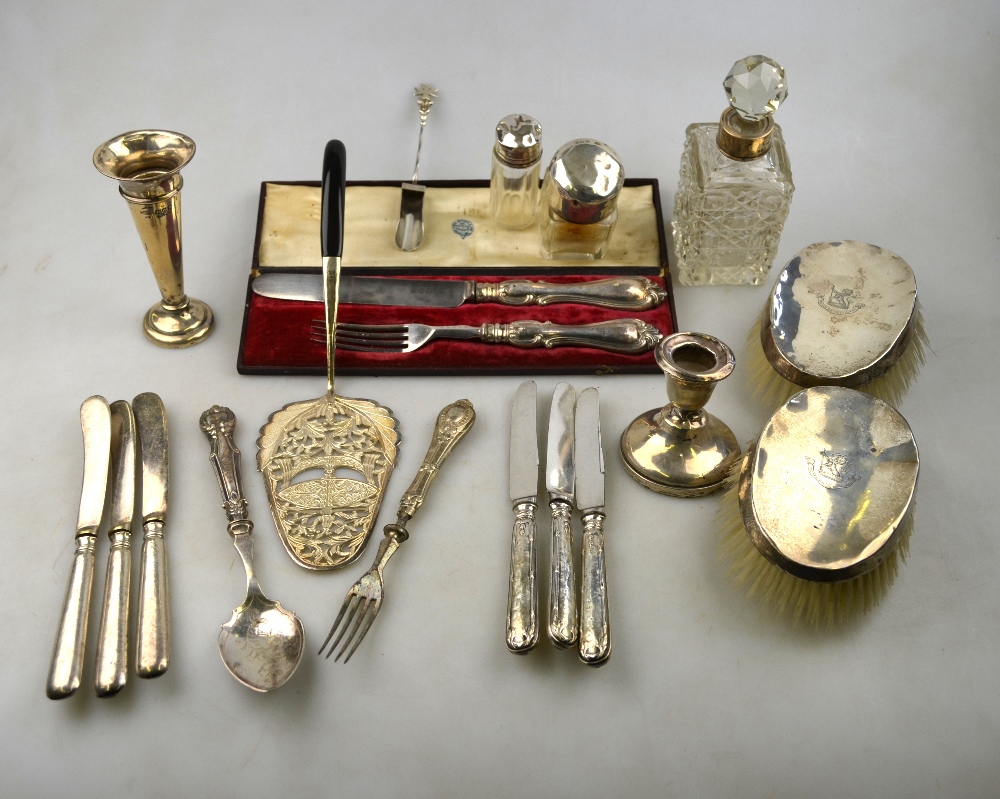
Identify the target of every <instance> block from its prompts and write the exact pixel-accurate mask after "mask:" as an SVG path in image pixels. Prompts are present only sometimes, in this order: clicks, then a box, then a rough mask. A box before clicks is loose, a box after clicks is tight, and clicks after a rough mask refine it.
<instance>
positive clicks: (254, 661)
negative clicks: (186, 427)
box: [201, 405, 305, 693]
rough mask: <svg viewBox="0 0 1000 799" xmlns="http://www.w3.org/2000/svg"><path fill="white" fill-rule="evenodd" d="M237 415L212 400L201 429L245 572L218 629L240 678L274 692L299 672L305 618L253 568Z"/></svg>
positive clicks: (227, 663)
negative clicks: (240, 593)
mask: <svg viewBox="0 0 1000 799" xmlns="http://www.w3.org/2000/svg"><path fill="white" fill-rule="evenodd" d="M235 427H236V415H235V414H234V413H233V412H232V411H231V410H229V408H223V407H221V406H219V405H213V406H212V407H211V408H209V409H208V410H207V411H205V412H204V413H203V414H202V415H201V429H202V431H203V432H204V433H205V435H206V436H208V439H209V441H210V442H211V445H212V453H211V455H210V456H209V457H210V460H211V462H212V465H213V466H214V467H215V476H216V477H217V478H218V480H219V488H220V489H221V490H222V496H223V500H224V501H223V504H222V507H223V508H224V509H225V511H226V516H227V517H228V518H229V535H231V536H232V537H233V546H235V547H236V551H237V552H239V553H240V559H241V560H242V561H243V567H244V568H245V569H246V573H247V597H246V599H245V600H243V604H242V605H240V606H239V607H238V608H236V609H235V610H233V615H232V618H231V619H229V621H228V622H226V623H225V624H223V625H222V630H220V631H219V654H220V655H221V656H222V662H223V664H225V667H226V668H227V669H229V673H230V674H232V675H233V676H234V677H235V678H236V679H237V680H239V681H240V682H241V683H243V684H244V685H245V686H246V687H247V688H251V689H252V690H254V691H260V692H262V693H263V692H266V691H273V690H274V689H275V688H279V687H281V686H282V685H284V684H285V683H286V682H287V681H288V679H289V677H291V676H292V674H294V673H295V669H297V668H298V665H299V662H300V661H301V660H302V652H303V650H304V649H305V632H304V631H303V629H302V622H301V621H299V619H298V617H297V616H296V615H295V614H294V613H293V612H292V611H290V610H286V609H285V608H283V607H282V606H281V603H280V602H275V601H273V600H271V599H268V598H267V597H266V596H264V592H263V591H261V590H260V583H259V582H257V575H256V574H255V573H254V568H253V538H252V537H251V533H252V532H253V522H252V521H250V518H249V516H248V514H247V501H246V499H245V497H244V495H243V485H242V479H241V476H240V472H241V469H240V451H239V449H238V448H237V446H236V442H235V441H234V440H233V430H234V429H235Z"/></svg>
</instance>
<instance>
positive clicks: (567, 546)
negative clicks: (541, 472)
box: [549, 499, 577, 649]
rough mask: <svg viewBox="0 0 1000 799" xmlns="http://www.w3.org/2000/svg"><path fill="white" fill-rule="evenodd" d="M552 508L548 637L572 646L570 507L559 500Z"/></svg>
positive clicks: (574, 625)
mask: <svg viewBox="0 0 1000 799" xmlns="http://www.w3.org/2000/svg"><path fill="white" fill-rule="evenodd" d="M549 507H550V508H552V560H551V568H552V573H551V576H550V579H549V638H550V639H551V640H552V643H553V644H555V645H556V646H558V647H560V648H561V649H566V648H567V647H571V646H573V645H574V644H575V643H576V637H577V611H576V594H575V592H574V590H573V589H574V586H575V584H576V580H575V579H574V576H573V527H572V522H571V520H572V513H573V506H572V505H570V503H569V502H566V501H565V500H562V499H554V500H552V502H550V503H549Z"/></svg>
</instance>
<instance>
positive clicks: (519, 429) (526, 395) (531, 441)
mask: <svg viewBox="0 0 1000 799" xmlns="http://www.w3.org/2000/svg"><path fill="white" fill-rule="evenodd" d="M536 396H537V389H536V387H535V382H534V381H533V380H527V381H525V382H524V383H522V384H521V386H520V387H519V388H518V389H517V394H515V395H514V402H513V404H512V405H511V413H510V501H511V503H512V504H513V509H514V531H513V535H512V538H511V546H510V585H509V590H508V594H507V648H508V649H509V650H510V651H511V652H513V653H515V654H518V655H522V654H524V653H526V652H530V651H531V650H532V649H533V648H534V646H535V644H536V643H538V591H537V589H536V586H535V560H536V554H535V539H536V522H535V511H536V509H537V508H538V432H537V421H536V408H535V405H536Z"/></svg>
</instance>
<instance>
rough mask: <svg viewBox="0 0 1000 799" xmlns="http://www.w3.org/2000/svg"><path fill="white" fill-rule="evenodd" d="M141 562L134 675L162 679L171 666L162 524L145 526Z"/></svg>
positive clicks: (165, 556)
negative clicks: (160, 677) (161, 676)
mask: <svg viewBox="0 0 1000 799" xmlns="http://www.w3.org/2000/svg"><path fill="white" fill-rule="evenodd" d="M144 530H145V535H144V537H143V542H142V556H141V558H140V562H139V620H138V626H137V631H138V632H137V634H136V635H137V640H136V645H135V673H136V674H138V675H139V676H140V677H143V678H147V679H148V678H150V677H159V676H160V675H161V674H163V673H164V672H165V671H166V670H167V667H168V666H169V665H170V607H169V603H168V600H167V548H166V542H165V541H164V540H163V522H162V521H159V520H153V521H149V522H147V523H146V524H145V525H144Z"/></svg>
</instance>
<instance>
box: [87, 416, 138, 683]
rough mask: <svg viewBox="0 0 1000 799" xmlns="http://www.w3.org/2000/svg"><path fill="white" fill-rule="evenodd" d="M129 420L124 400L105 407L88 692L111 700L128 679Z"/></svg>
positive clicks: (131, 427) (132, 470)
mask: <svg viewBox="0 0 1000 799" xmlns="http://www.w3.org/2000/svg"><path fill="white" fill-rule="evenodd" d="M135 457H136V439H135V417H134V416H133V415H132V407H131V406H130V405H129V404H128V403H127V402H125V401H124V400H117V401H116V402H112V403H111V507H110V510H109V511H108V524H109V527H108V538H110V539H111V551H110V552H109V553H108V573H107V577H106V582H105V583H104V607H103V610H102V611H101V627H100V631H99V633H98V636H97V669H96V671H95V674H94V690H95V691H97V695H98V696H111V695H113V694H116V693H118V692H119V691H120V690H121V689H122V688H124V687H125V681H126V679H127V677H128V614H129V586H130V583H131V574H132V543H131V542H132V514H133V513H134V512H135V466H136V462H135Z"/></svg>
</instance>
